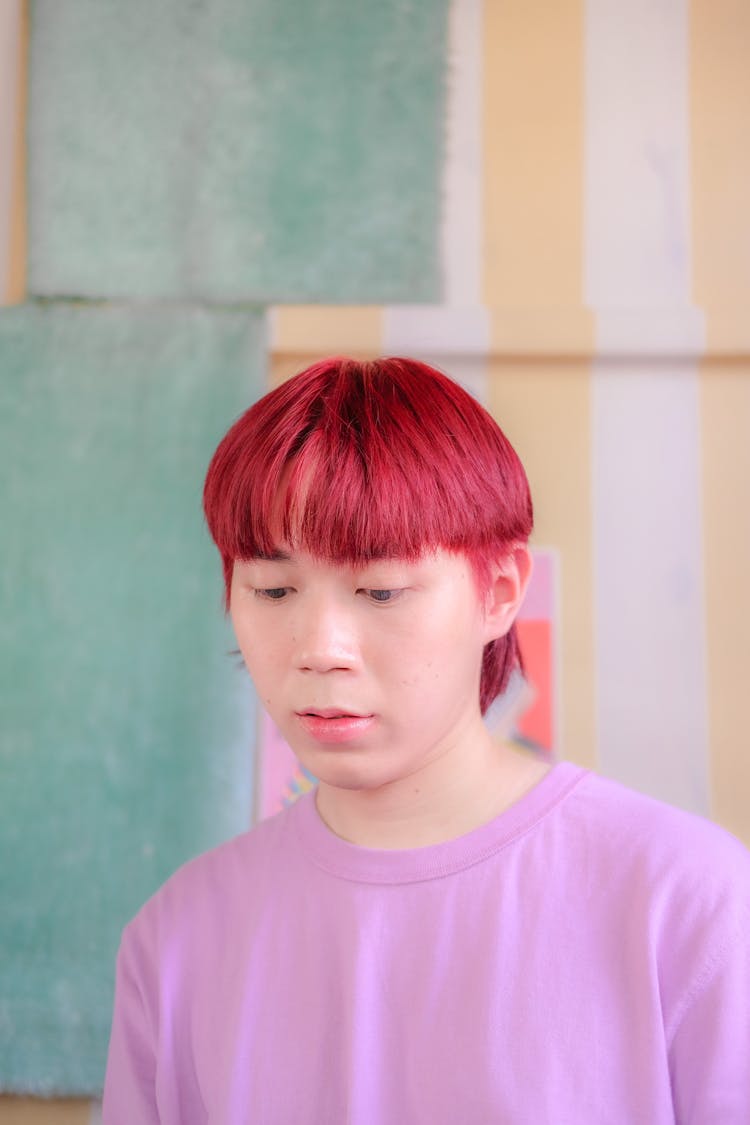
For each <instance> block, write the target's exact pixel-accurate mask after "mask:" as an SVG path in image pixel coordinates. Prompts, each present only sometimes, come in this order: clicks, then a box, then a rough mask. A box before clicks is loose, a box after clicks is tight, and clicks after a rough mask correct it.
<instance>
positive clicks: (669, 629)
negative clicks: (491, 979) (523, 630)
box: [586, 0, 709, 812]
mask: <svg viewBox="0 0 750 1125" xmlns="http://www.w3.org/2000/svg"><path fill="white" fill-rule="evenodd" d="M587 13H588V18H587V39H586V92H587V103H586V128H587V146H586V199H587V217H586V293H587V299H588V301H589V303H590V304H591V306H592V307H593V308H594V309H595V310H596V312H597V350H598V351H599V352H600V353H611V352H616V351H617V350H618V349H624V350H627V351H629V352H630V354H631V356H633V357H635V358H633V359H631V360H630V361H625V362H622V363H617V364H614V363H611V362H607V361H604V360H601V359H600V360H599V361H598V362H597V363H596V364H595V366H594V378H593V384H592V386H593V392H592V393H593V405H592V422H593V430H592V453H593V478H592V480H593V504H594V557H595V576H596V641H597V734H598V743H599V754H600V762H601V766H602V769H603V771H604V772H605V773H607V774H609V775H611V776H613V777H616V778H619V779H620V780H622V781H625V782H627V783H629V784H631V785H633V786H635V787H636V788H639V789H642V790H644V791H647V792H651V793H653V794H654V795H656V796H659V797H661V798H663V799H665V800H669V801H671V802H673V803H675V804H678V805H682V806H684V807H686V808H689V809H692V810H694V811H698V812H706V811H708V803H709V802H708V782H707V772H708V771H707V755H708V734H707V705H706V686H705V669H704V658H703V651H704V601H703V574H702V559H701V534H702V530H701V519H700V499H699V498H700V469H699V421H698V399H697V379H696V373H695V364H694V363H692V362H690V361H689V360H683V361H674V360H673V361H670V360H669V359H662V361H661V362H660V364H659V365H655V364H654V362H653V358H652V357H653V354H654V352H655V351H660V352H661V353H662V354H664V352H666V351H668V350H669V349H671V350H672V351H673V354H675V355H678V356H679V355H684V354H685V353H694V352H695V351H696V349H698V348H700V346H701V343H702V322H701V317H700V315H699V314H696V313H695V312H694V311H693V310H691V309H690V307H689V304H688V298H689V293H690V237H689V222H688V198H689V186H688V156H687V153H688V139H687V82H686V76H687V34H686V28H687V7H686V0H672V2H671V3H670V4H667V5H664V4H661V5H654V4H653V3H651V0H633V2H632V3H631V4H628V5H623V4H620V3H618V0H589V2H588V5H587ZM641 310H646V311H647V312H648V311H649V310H653V312H652V313H651V314H650V315H647V316H642V315H641ZM660 322H663V323H664V325H665V327H664V328H660V327H659V325H660ZM639 353H640V354H639Z"/></svg>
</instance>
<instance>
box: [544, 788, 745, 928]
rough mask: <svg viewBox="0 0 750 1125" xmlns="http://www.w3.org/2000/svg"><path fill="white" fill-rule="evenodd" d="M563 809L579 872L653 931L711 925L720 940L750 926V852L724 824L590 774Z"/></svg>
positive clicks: (571, 859) (566, 839) (566, 833)
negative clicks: (620, 901)
mask: <svg viewBox="0 0 750 1125" xmlns="http://www.w3.org/2000/svg"><path fill="white" fill-rule="evenodd" d="M559 812H560V815H561V823H562V824H563V825H564V830H563V840H564V847H565V849H566V851H567V853H568V854H567V860H568V862H569V863H571V864H573V865H576V867H577V875H576V878H578V879H579V880H584V881H587V882H588V884H589V889H590V891H591V892H592V893H593V892H594V891H595V890H596V892H597V893H601V891H602V890H603V889H604V888H606V889H607V891H609V892H611V893H612V894H617V895H619V896H621V897H622V898H623V899H624V901H626V902H627V903H628V909H629V911H630V912H631V913H632V915H633V916H634V918H635V917H638V918H640V920H641V921H645V919H646V917H648V920H649V925H650V926H651V927H653V933H654V936H655V935H656V932H657V931H662V932H663V933H666V932H668V931H669V930H671V935H672V936H671V939H670V940H676V939H677V931H680V932H682V933H683V935H685V936H686V938H687V935H688V934H690V933H693V934H695V933H697V932H698V931H699V930H702V931H703V932H704V933H707V932H708V931H709V930H711V929H712V928H713V929H714V937H715V938H716V940H717V941H721V940H723V938H722V935H723V936H724V938H727V939H728V938H729V937H730V936H732V935H735V936H736V935H739V933H740V932H741V931H743V930H744V928H745V927H747V926H748V925H750V852H749V851H748V850H747V848H745V846H744V845H743V844H742V843H741V842H740V841H739V840H738V839H736V837H734V836H733V835H731V833H729V832H727V831H726V830H725V829H723V828H721V827H720V826H719V825H717V824H714V823H713V822H711V821H709V820H707V819H705V818H704V817H702V816H698V815H696V814H694V813H690V812H686V811H684V810H682V809H678V808H675V807H674V806H672V805H668V804H666V803H665V802H663V801H660V800H657V799H655V798H653V797H650V796H647V795H645V794H642V793H638V792H636V791H635V790H632V789H629V788H628V787H627V786H625V785H622V784H620V783H618V782H616V781H612V780H609V779H607V778H603V777H600V776H599V775H597V774H594V773H591V772H584V773H583V774H582V776H581V778H580V780H579V782H578V784H577V785H575V786H574V787H573V788H572V789H571V791H570V792H569V794H568V797H567V799H566V800H565V801H564V802H563V804H562V806H561V808H560V810H559ZM563 840H561V844H562V843H563ZM597 888H598V890H597Z"/></svg>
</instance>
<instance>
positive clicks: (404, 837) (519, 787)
mask: <svg viewBox="0 0 750 1125" xmlns="http://www.w3.org/2000/svg"><path fill="white" fill-rule="evenodd" d="M461 741H462V746H461V747H459V746H454V747H449V748H448V749H446V750H445V751H444V752H443V753H442V755H441V756H440V757H438V758H437V759H436V760H434V761H432V762H431V763H430V764H429V765H428V766H425V767H423V768H422V769H421V770H419V771H417V772H415V773H414V774H412V775H411V776H409V777H404V778H400V779H399V780H398V781H395V782H393V783H390V784H388V785H383V786H380V787H379V788H376V789H356V790H349V789H341V788H338V787H335V786H332V785H328V784H324V783H323V782H321V783H320V784H319V786H318V792H317V795H316V802H317V808H318V813H319V815H320V817H321V818H322V820H323V821H324V822H325V823H326V824H327V826H328V827H329V828H330V829H331V831H332V832H334V833H335V834H336V835H337V836H340V837H341V838H342V839H344V840H348V841H349V842H350V843H353V844H358V845H360V846H361V847H366V848H385V849H406V848H419V847H427V846H429V845H431V844H438V843H443V842H444V841H446V840H452V839H455V838H456V837H457V836H462V835H465V834H466V833H467V832H471V831H472V830H473V829H474V828H478V827H480V825H482V824H486V823H488V822H489V821H490V820H492V819H494V818H495V817H496V816H498V815H499V814H500V813H501V812H503V811H504V810H505V809H507V808H509V807H510V806H511V805H513V804H515V803H516V802H517V801H519V800H520V799H521V797H522V796H523V795H524V794H525V793H527V792H528V791H529V790H530V789H532V788H533V787H534V786H535V785H536V784H537V783H538V782H539V781H541V779H542V777H544V775H545V774H546V773H547V772H548V771H549V769H550V765H549V764H548V763H547V762H546V761H543V760H541V759H539V758H537V757H536V756H535V755H531V754H529V753H528V752H526V751H523V750H518V749H516V748H515V747H513V746H511V745H508V744H507V743H504V742H497V741H495V740H493V739H492V737H491V736H490V734H489V732H488V731H487V728H486V727H485V726H484V723H481V722H480V724H479V728H478V730H476V731H475V732H474V733H473V735H472V738H471V740H469V742H468V747H470V749H468V747H467V742H466V741H464V740H463V739H462V740H461Z"/></svg>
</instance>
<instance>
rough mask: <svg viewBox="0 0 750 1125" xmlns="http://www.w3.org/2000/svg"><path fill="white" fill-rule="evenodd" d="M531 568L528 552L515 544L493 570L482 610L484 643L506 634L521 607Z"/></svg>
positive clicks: (529, 552) (529, 553)
mask: <svg viewBox="0 0 750 1125" xmlns="http://www.w3.org/2000/svg"><path fill="white" fill-rule="evenodd" d="M532 569H533V561H532V557H531V551H530V550H529V548H528V547H527V546H526V545H525V544H517V545H516V546H515V547H513V548H512V550H511V551H509V552H508V554H507V555H506V556H505V557H504V558H502V559H501V560H500V561H499V562H497V563H496V564H495V565H494V567H493V568H492V581H491V583H490V587H489V590H488V592H487V601H486V607H485V627H486V630H487V637H486V641H485V643H489V642H490V641H494V640H497V638H498V637H502V636H504V635H505V634H506V633H507V632H508V631H509V629H510V627H511V625H512V624H513V622H514V621H515V619H516V616H517V614H518V611H519V609H520V608H521V604H522V602H523V599H524V596H525V594H526V590H527V588H528V585H529V581H530V579H531V572H532Z"/></svg>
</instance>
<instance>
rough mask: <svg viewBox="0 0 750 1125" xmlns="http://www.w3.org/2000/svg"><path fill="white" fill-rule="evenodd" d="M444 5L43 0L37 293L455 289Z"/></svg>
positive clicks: (390, 293) (316, 296)
mask: <svg viewBox="0 0 750 1125" xmlns="http://www.w3.org/2000/svg"><path fill="white" fill-rule="evenodd" d="M447 8H448V0H378V2H377V3H371V2H369V0H315V2H313V3H311V2H310V0H202V2H201V3H185V2H184V0H159V2H158V3H153V2H152V0H128V2H127V3H122V2H118V0H64V3H61V2H60V0H32V5H31V14H32V19H31V98H30V127H29V140H30V234H31V243H30V288H31V291H32V292H34V293H36V294H42V295H60V294H67V295H86V296H94V297H97V296H129V295H133V296H141V297H154V296H177V297H180V296H188V297H205V298H208V299H211V300H221V301H234V300H252V301H260V302H284V301H289V302H308V301H309V302H329V303H384V304H385V303H395V302H416V301H433V300H437V299H438V297H439V261H438V256H439V255H438V248H439V225H440V198H441V169H442V149H443V119H444V72H445V68H446V61H445V55H446V13H447Z"/></svg>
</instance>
